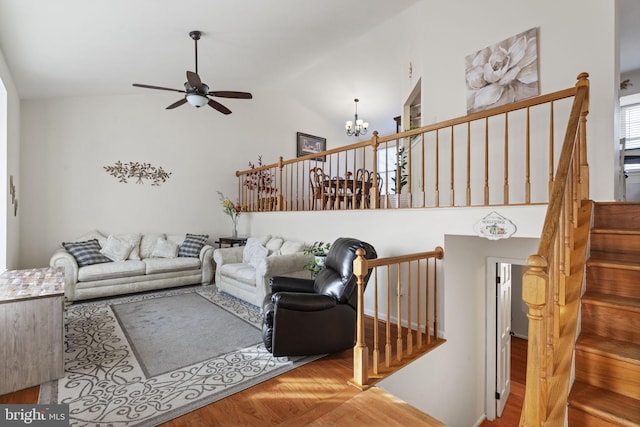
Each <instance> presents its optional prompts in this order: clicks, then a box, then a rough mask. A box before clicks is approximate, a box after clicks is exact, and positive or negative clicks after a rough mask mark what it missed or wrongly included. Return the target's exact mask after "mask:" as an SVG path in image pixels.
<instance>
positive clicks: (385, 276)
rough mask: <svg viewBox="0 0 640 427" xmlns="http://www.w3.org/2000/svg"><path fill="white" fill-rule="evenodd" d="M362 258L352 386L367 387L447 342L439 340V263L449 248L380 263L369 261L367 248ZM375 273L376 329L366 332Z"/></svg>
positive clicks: (356, 263) (357, 268)
mask: <svg viewBox="0 0 640 427" xmlns="http://www.w3.org/2000/svg"><path fill="white" fill-rule="evenodd" d="M356 254H357V258H356V259H355V260H354V262H353V266H354V269H353V270H354V275H355V276H356V277H357V279H358V313H357V323H356V332H357V334H356V345H355V347H354V349H353V380H351V381H350V383H351V384H352V385H354V386H356V387H358V388H360V389H364V388H366V387H368V386H369V384H370V381H369V380H370V378H376V379H380V378H382V377H383V376H384V375H385V374H388V373H390V372H391V371H392V370H393V369H394V368H395V367H397V366H398V365H399V364H401V363H402V362H403V359H412V358H415V357H417V356H418V355H421V354H424V353H425V352H427V351H429V350H430V349H432V348H434V347H435V346H437V345H439V344H441V343H443V342H444V340H443V339H441V338H439V337H438V316H439V312H440V309H439V307H438V286H439V285H438V282H439V281H438V276H439V274H440V272H439V270H440V269H439V268H438V265H439V264H440V263H439V260H441V259H442V258H443V257H444V250H443V249H442V248H441V247H437V248H436V249H435V250H434V251H431V252H421V253H415V254H409V255H402V256H396V257H387V258H377V259H366V258H365V257H364V256H365V252H364V249H358V251H357V252H356ZM370 269H371V270H372V272H371V277H370V278H369V284H368V286H369V287H373V292H371V294H372V295H373V301H372V304H371V305H372V306H373V312H372V313H371V317H372V322H370V323H371V324H372V326H371V328H370V330H366V329H365V309H364V307H365V304H364V298H365V296H364V290H365V285H366V284H365V283H364V281H363V278H364V277H365V276H366V275H367V272H368V271H369V270H370ZM381 329H382V330H381ZM365 336H369V337H372V338H371V339H370V341H372V342H373V348H371V349H369V348H368V347H367V344H366V340H365ZM382 355H384V357H382ZM370 360H371V362H369V361H370Z"/></svg>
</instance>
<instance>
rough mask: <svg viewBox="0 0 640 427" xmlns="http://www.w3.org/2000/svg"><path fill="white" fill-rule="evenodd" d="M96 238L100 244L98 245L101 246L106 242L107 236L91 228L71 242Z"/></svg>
mask: <svg viewBox="0 0 640 427" xmlns="http://www.w3.org/2000/svg"><path fill="white" fill-rule="evenodd" d="M93 239H96V240H97V241H98V243H99V244H100V247H103V246H104V244H105V243H107V236H105V235H104V234H102V233H101V232H99V231H98V230H91V231H90V232H88V233H87V234H84V235H82V236H80V237H78V238H77V239H74V240H72V242H74V243H75V242H87V241H89V240H93Z"/></svg>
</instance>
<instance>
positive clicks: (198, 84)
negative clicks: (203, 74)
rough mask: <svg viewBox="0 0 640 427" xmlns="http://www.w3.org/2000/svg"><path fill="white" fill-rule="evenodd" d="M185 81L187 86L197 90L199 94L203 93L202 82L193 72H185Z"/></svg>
mask: <svg viewBox="0 0 640 427" xmlns="http://www.w3.org/2000/svg"><path fill="white" fill-rule="evenodd" d="M187 81H188V82H189V85H190V86H191V87H192V88H194V89H195V90H197V91H198V92H199V93H204V88H203V87H202V80H200V76H199V75H198V74H196V73H194V72H193V71H187Z"/></svg>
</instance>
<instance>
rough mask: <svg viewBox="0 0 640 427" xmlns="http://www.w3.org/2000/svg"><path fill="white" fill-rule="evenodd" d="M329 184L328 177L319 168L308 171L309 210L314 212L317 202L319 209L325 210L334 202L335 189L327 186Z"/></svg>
mask: <svg viewBox="0 0 640 427" xmlns="http://www.w3.org/2000/svg"><path fill="white" fill-rule="evenodd" d="M328 182H330V180H329V175H327V174H325V173H324V170H323V169H322V168H321V167H315V168H311V169H310V170H309V185H310V188H311V209H312V210H315V209H316V205H317V203H316V202H317V201H320V209H327V206H329V203H330V202H333V201H334V200H335V189H333V190H332V189H331V187H330V186H327V183H328Z"/></svg>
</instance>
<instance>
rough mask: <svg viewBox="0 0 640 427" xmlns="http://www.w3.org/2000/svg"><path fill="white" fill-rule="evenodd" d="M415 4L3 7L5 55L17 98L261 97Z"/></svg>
mask: <svg viewBox="0 0 640 427" xmlns="http://www.w3.org/2000/svg"><path fill="white" fill-rule="evenodd" d="M418 1H419V0H393V1H388V0H349V1H343V0H315V1H300V0H269V1H265V0H241V1H238V0H180V1H175V0H173V1H172V0H91V1H87V0H55V1H48V0H0V49H2V52H3V53H4V56H5V59H6V61H7V63H8V66H9V69H10V71H11V74H12V76H13V78H14V81H15V84H16V86H17V88H18V92H19V94H20V97H21V98H40V97H59V96H86V95H120V94H135V93H141V91H143V90H144V89H139V88H132V86H131V84H132V83H144V84H150V85H157V86H168V87H170V88H182V87H181V85H182V83H183V82H184V81H185V71H186V70H193V69H194V67H195V66H194V42H193V40H191V38H190V37H189V31H191V30H200V31H202V33H203V36H202V39H201V40H200V41H199V44H198V53H199V64H198V65H199V72H200V74H201V75H204V77H203V80H205V77H206V80H205V81H206V82H207V83H208V84H209V85H210V86H212V89H214V86H215V88H216V89H217V90H223V89H224V90H246V91H251V90H256V88H260V87H265V86H267V87H268V86H270V85H273V84H274V83H276V82H278V81H280V80H281V79H285V78H286V76H287V75H289V74H291V73H294V72H295V71H296V70H297V69H301V68H303V67H305V66H308V64H309V63H310V62H312V61H314V60H316V59H317V58H320V57H322V56H323V55H324V54H325V53H326V52H327V51H329V50H331V49H334V48H335V47H336V46H339V45H340V44H341V43H344V42H345V41H348V40H352V39H354V38H356V37H357V36H358V35H360V34H362V33H363V32H365V31H366V30H367V29H369V28H371V27H372V26H375V25H377V24H380V23H382V22H384V21H385V20H388V19H390V18H391V17H393V16H394V15H395V14H397V13H400V12H401V11H403V10H404V9H406V8H407V7H409V6H411V5H412V4H415V3H416V2H418Z"/></svg>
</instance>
